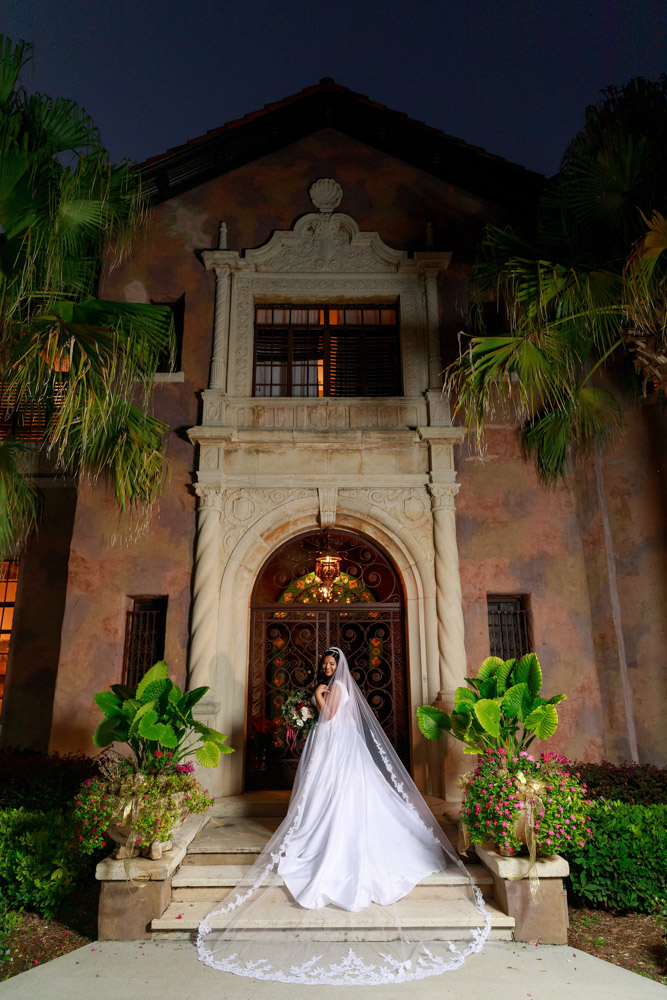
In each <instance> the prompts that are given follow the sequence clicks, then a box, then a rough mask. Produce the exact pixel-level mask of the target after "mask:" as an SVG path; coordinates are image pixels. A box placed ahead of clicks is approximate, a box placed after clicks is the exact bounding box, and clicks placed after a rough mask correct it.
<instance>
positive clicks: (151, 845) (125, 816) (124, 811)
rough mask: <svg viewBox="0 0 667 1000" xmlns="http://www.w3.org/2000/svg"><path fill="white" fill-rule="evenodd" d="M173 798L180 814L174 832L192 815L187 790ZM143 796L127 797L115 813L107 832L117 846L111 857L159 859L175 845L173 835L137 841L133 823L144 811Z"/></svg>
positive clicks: (176, 793) (175, 794)
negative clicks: (170, 837)
mask: <svg viewBox="0 0 667 1000" xmlns="http://www.w3.org/2000/svg"><path fill="white" fill-rule="evenodd" d="M171 799H172V801H173V803H174V805H176V806H178V808H179V814H178V817H177V819H176V822H175V824H174V832H175V831H176V830H178V829H179V828H180V827H181V826H182V825H183V823H185V821H186V819H187V818H188V816H189V815H190V807H189V805H188V800H187V798H186V795H185V792H175V793H174V794H173V795H172V796H171ZM142 804H143V796H142V795H141V793H137V794H136V795H133V796H132V797H131V798H128V799H126V800H125V801H124V802H123V804H122V805H121V807H120V808H119V809H118V811H117V812H116V813H115V814H114V815H113V817H112V819H111V822H110V823H109V826H108V827H107V830H106V834H107V836H108V837H109V839H110V840H112V841H113V842H114V843H115V844H116V847H115V848H114V850H113V852H112V854H111V857H112V858H114V859H119V858H131V857H137V856H139V855H140V856H141V857H144V858H150V859H151V860H152V861H157V860H159V859H160V858H161V857H162V855H163V854H164V852H165V851H170V850H171V849H172V846H173V835H172V839H170V840H160V839H159V837H156V838H155V839H154V840H151V841H149V840H146V841H142V843H141V844H137V843H136V842H135V834H134V830H133V824H134V822H135V821H136V819H137V817H138V816H139V815H140V813H141V811H142Z"/></svg>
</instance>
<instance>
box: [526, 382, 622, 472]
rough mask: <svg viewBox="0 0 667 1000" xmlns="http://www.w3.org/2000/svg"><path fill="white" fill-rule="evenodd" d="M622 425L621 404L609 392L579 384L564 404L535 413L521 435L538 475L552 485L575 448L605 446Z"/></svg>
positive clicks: (565, 470)
mask: <svg viewBox="0 0 667 1000" xmlns="http://www.w3.org/2000/svg"><path fill="white" fill-rule="evenodd" d="M621 425H622V419H621V411H620V407H619V405H618V401H617V399H616V397H615V396H614V395H613V394H612V393H611V392H609V391H608V390H606V389H601V388H599V387H596V386H589V385H579V386H577V387H576V389H575V391H574V392H573V394H572V398H571V400H570V401H569V402H568V404H567V405H566V406H562V407H559V408H558V409H552V410H547V411H545V412H542V413H540V414H538V415H536V416H535V417H534V418H533V419H532V420H530V421H529V422H528V423H527V424H526V426H524V427H523V428H522V432H521V437H522V441H523V445H524V448H525V451H526V454H527V455H529V456H530V457H532V458H533V459H534V460H535V464H536V467H537V471H538V474H539V476H540V479H541V480H542V481H543V482H544V483H545V484H547V485H552V484H554V483H556V482H557V481H558V480H560V479H564V478H565V476H566V473H567V468H568V462H569V459H570V457H571V456H572V454H573V453H574V452H575V451H580V452H581V451H583V452H589V451H591V450H592V449H595V448H598V449H599V448H602V447H604V444H605V443H606V441H607V439H608V437H609V436H610V435H611V434H613V433H614V432H615V431H617V430H618V429H619V427H621Z"/></svg>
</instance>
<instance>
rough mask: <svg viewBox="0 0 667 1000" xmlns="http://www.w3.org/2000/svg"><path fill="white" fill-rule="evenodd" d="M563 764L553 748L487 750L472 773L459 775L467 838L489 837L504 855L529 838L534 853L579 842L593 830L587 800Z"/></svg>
mask: <svg viewBox="0 0 667 1000" xmlns="http://www.w3.org/2000/svg"><path fill="white" fill-rule="evenodd" d="M567 765H568V760H567V758H566V757H561V756H559V755H558V754H554V753H543V754H542V756H541V758H540V759H539V760H536V759H535V758H534V757H533V756H532V754H529V753H527V752H526V751H525V750H522V751H520V752H519V754H518V755H517V756H516V757H510V756H508V754H507V751H506V750H505V749H504V748H503V747H500V748H499V749H497V750H491V749H489V750H486V752H485V753H484V754H482V755H481V756H480V759H479V763H478V765H477V768H476V769H475V771H474V773H473V774H471V775H468V776H466V777H465V778H463V779H462V780H461V784H462V785H463V800H462V803H461V811H460V813H459V815H460V816H461V820H462V822H463V824H464V826H465V830H466V833H467V836H468V839H469V840H470V841H471V842H472V843H473V844H485V843H487V842H488V841H493V843H494V844H495V845H496V846H497V847H498V848H499V849H500V850H501V851H502V852H503V853H504V854H517V853H518V852H519V851H520V850H521V849H522V847H523V846H524V845H525V844H526V843H527V842H528V841H529V839H533V840H534V845H535V853H536V854H537V855H549V854H557V853H559V852H560V851H561V850H563V849H564V848H565V847H567V846H568V845H569V844H577V845H578V846H579V847H584V846H585V843H586V841H587V840H588V839H589V837H590V836H591V832H592V831H591V827H590V818H591V817H590V806H591V802H590V800H589V799H587V798H586V794H587V790H586V786H585V785H584V784H582V782H581V781H580V780H579V775H572V774H570V773H569V771H568V770H567V769H566V768H567Z"/></svg>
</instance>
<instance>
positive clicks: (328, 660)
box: [322, 656, 337, 677]
mask: <svg viewBox="0 0 667 1000" xmlns="http://www.w3.org/2000/svg"><path fill="white" fill-rule="evenodd" d="M336 666H337V664H336V661H335V660H334V658H333V656H325V657H324V662H323V664H322V671H323V672H324V676H325V677H333V675H334V674H335V673H336Z"/></svg>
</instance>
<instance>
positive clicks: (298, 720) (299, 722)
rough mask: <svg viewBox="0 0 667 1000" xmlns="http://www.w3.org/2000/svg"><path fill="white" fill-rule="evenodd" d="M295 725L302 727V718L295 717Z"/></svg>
mask: <svg viewBox="0 0 667 1000" xmlns="http://www.w3.org/2000/svg"><path fill="white" fill-rule="evenodd" d="M296 725H297V726H298V727H299V729H303V719H297V720H296Z"/></svg>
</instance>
